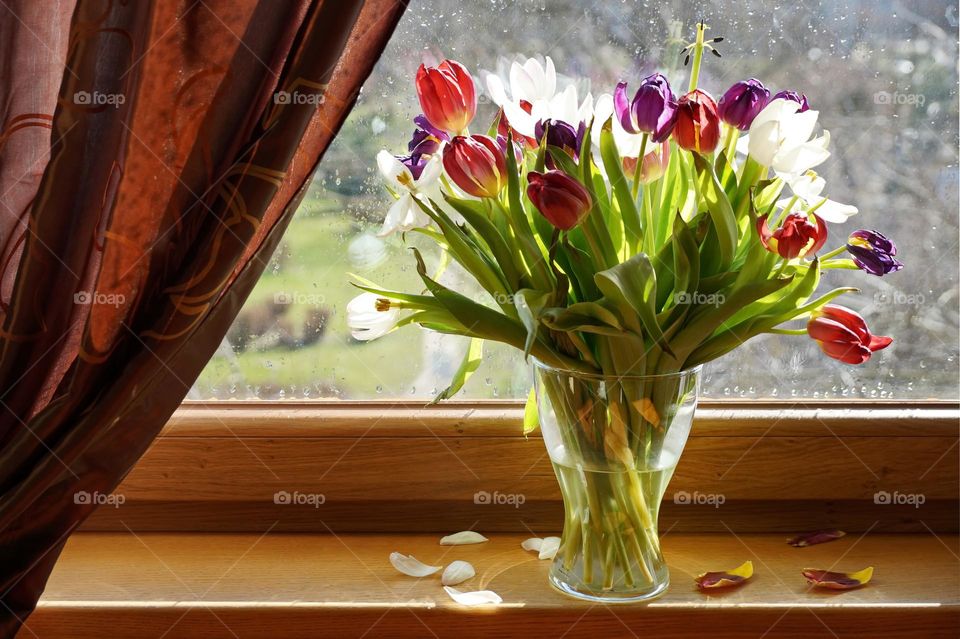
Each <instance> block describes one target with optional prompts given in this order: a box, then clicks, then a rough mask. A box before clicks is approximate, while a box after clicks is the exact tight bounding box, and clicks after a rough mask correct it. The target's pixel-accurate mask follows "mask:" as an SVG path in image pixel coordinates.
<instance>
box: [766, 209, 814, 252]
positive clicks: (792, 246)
mask: <svg viewBox="0 0 960 639" xmlns="http://www.w3.org/2000/svg"><path fill="white" fill-rule="evenodd" d="M813 220H814V222H816V223H814V222H811V221H810V218H809V217H807V215H806V214H804V213H791V214H790V215H788V216H787V219H785V220H784V221H783V224H782V225H781V226H780V228H778V229H777V230H776V231H773V232H771V231H770V227H768V226H767V216H766V215H764V216H763V217H761V218H760V219H759V220H757V232H758V233H759V234H760V241H761V242H763V246H764V247H765V248H766V249H767V250H768V251H770V252H771V253H779V254H780V257H782V258H784V259H787V260H792V259H793V258H795V257H804V256H806V255H814V254H815V253H816V252H817V251H819V250H820V249H821V248H822V247H823V243H824V242H826V241H827V224H826V223H825V222H824V221H823V220H821V219H820V218H819V217H817V215H816V214H813Z"/></svg>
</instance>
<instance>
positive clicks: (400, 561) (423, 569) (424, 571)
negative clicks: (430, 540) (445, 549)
mask: <svg viewBox="0 0 960 639" xmlns="http://www.w3.org/2000/svg"><path fill="white" fill-rule="evenodd" d="M390 563H391V564H393V567H394V568H396V569H397V570H399V571H400V572H402V573H403V574H405V575H410V576H411V577H426V576H427V575H432V574H433V573H435V572H437V571H438V570H440V566H428V565H427V564H425V563H423V562H422V561H420V560H419V559H417V558H415V557H414V556H413V555H404V554H401V553H398V552H392V553H390Z"/></svg>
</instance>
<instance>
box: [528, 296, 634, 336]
mask: <svg viewBox="0 0 960 639" xmlns="http://www.w3.org/2000/svg"><path fill="white" fill-rule="evenodd" d="M540 319H541V321H542V322H543V323H544V324H545V325H546V326H547V327H549V328H551V329H553V330H555V331H564V332H570V331H582V332H584V333H595V334H598V335H623V332H624V328H623V324H622V323H621V322H620V318H618V317H617V316H616V314H614V313H613V312H611V311H610V310H609V309H607V308H605V307H604V306H603V305H601V304H598V303H596V302H578V303H576V304H571V305H570V306H567V307H565V308H547V309H544V310H543V311H542V312H541V313H540Z"/></svg>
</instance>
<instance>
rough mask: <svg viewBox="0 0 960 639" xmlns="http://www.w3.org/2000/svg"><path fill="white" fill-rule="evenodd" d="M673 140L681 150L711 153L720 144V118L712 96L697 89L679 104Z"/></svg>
mask: <svg viewBox="0 0 960 639" xmlns="http://www.w3.org/2000/svg"><path fill="white" fill-rule="evenodd" d="M673 138H674V139H675V140H676V141H677V144H679V145H680V148H681V149H686V150H687V151H695V152H697V153H710V152H711V151H713V150H714V149H715V148H717V144H719V143H720V116H719V115H718V114H717V103H716V102H714V101H713V98H711V97H710V94H709V93H707V92H705V91H701V90H700V89H695V90H693V91H691V92H690V93H687V94H686V95H684V96H683V97H682V98H680V100H679V101H678V102H677V125H676V127H675V128H674V129H673Z"/></svg>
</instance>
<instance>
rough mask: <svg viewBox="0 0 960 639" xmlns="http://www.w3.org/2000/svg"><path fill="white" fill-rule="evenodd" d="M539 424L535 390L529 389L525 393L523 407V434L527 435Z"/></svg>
mask: <svg viewBox="0 0 960 639" xmlns="http://www.w3.org/2000/svg"><path fill="white" fill-rule="evenodd" d="M538 426H540V416H539V414H538V411H537V391H536V389H535V388H531V389H530V393H529V394H528V395H527V404H526V406H524V407H523V434H524V435H529V434H530V433H532V432H533V431H535V430H537V427H538Z"/></svg>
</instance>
